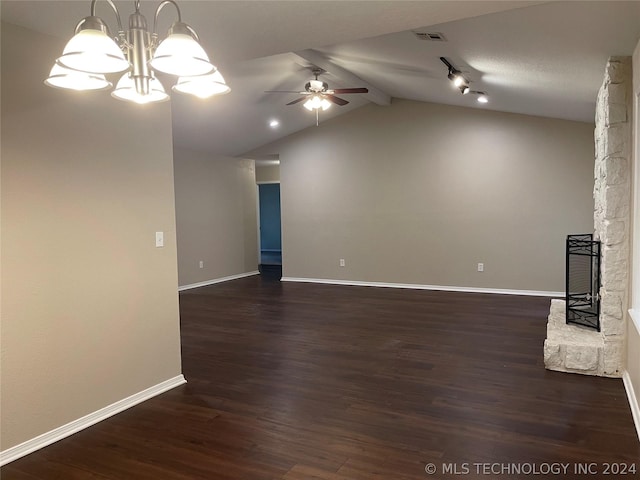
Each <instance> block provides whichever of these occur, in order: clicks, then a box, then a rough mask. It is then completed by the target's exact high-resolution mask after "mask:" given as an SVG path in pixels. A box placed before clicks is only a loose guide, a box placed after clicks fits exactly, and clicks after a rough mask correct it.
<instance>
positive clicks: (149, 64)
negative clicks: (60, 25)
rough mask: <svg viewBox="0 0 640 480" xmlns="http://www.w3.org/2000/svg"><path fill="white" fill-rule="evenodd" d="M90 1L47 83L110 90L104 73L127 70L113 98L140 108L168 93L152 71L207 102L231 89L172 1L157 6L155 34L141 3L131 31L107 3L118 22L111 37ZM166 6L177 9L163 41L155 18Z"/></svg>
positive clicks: (110, 0) (93, 0) (108, 0)
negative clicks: (173, 79) (88, 12)
mask: <svg viewBox="0 0 640 480" xmlns="http://www.w3.org/2000/svg"><path fill="white" fill-rule="evenodd" d="M97 2H98V0H91V15H90V16H88V17H85V18H83V19H82V20H81V21H80V22H79V23H78V24H77V25H76V28H75V34H74V36H73V37H72V38H71V40H69V42H68V43H67V44H66V46H65V47H64V50H63V52H62V55H61V56H60V57H59V58H58V59H57V60H56V63H55V65H54V67H53V68H52V70H51V72H50V74H49V77H47V79H46V80H45V84H46V85H49V86H51V87H55V88H64V89H70V90H103V89H107V88H110V87H112V85H113V84H112V83H111V82H110V81H109V80H108V79H107V78H105V75H108V74H114V73H120V72H126V73H125V74H124V75H123V76H122V77H121V78H120V80H119V81H118V83H117V85H116V88H115V89H114V91H113V92H112V93H111V95H112V96H113V97H114V98H116V99H118V100H124V101H129V102H134V103H138V104H144V103H156V102H162V101H165V100H168V98H169V95H167V93H166V92H165V90H164V87H163V86H162V83H161V82H160V81H159V80H158V79H157V78H156V75H155V74H156V72H158V71H159V72H163V73H168V74H170V75H175V76H177V77H179V78H178V84H177V85H176V86H175V87H174V90H175V91H177V92H181V93H186V94H190V95H195V96H197V97H200V98H208V97H211V96H213V95H220V94H223V93H227V92H229V91H230V88H229V87H228V86H227V84H226V82H225V81H224V78H223V77H222V75H221V74H220V72H218V71H217V69H216V68H215V66H214V65H212V64H211V62H210V61H209V57H208V56H207V53H206V52H205V51H204V49H203V48H202V46H201V45H200V43H199V39H198V35H197V34H196V32H195V31H194V30H193V29H192V28H191V27H190V26H189V25H187V24H186V23H183V22H182V20H181V14H180V8H179V7H178V5H177V3H176V2H175V1H174V0H163V1H162V2H161V3H160V5H158V7H157V8H156V12H155V18H154V23H153V33H151V32H150V31H149V29H148V27H147V20H146V18H145V17H144V16H143V15H142V14H141V13H140V5H141V0H135V2H134V3H135V12H134V13H132V14H131V15H130V16H129V28H128V30H126V29H125V28H123V25H122V21H121V18H120V13H119V12H118V8H117V7H116V5H115V3H114V2H113V0H106V3H108V4H109V6H110V7H111V8H112V10H113V12H114V13H115V15H116V18H117V21H118V33H117V36H116V37H115V38H111V37H110V34H109V29H108V28H107V25H106V23H105V22H104V21H103V20H102V19H101V18H100V17H97V16H96V3H97ZM167 5H173V6H174V7H175V9H176V12H177V16H178V20H177V21H175V22H174V23H173V25H172V26H171V28H170V29H169V32H168V34H167V36H166V38H165V39H164V40H163V41H160V39H159V38H158V35H157V34H156V31H157V30H156V27H157V23H158V15H159V14H160V11H161V10H162V9H163V8H164V7H166V6H167Z"/></svg>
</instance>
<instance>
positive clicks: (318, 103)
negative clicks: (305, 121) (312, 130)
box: [302, 95, 331, 112]
mask: <svg viewBox="0 0 640 480" xmlns="http://www.w3.org/2000/svg"><path fill="white" fill-rule="evenodd" d="M302 106H303V107H304V108H306V109H307V110H309V111H310V112H311V111H313V110H319V109H322V110H327V109H328V108H329V107H330V106H331V102H330V101H329V100H327V99H326V98H323V97H322V96H321V95H312V96H311V98H309V99H308V100H307V101H306V102H304V103H303V104H302Z"/></svg>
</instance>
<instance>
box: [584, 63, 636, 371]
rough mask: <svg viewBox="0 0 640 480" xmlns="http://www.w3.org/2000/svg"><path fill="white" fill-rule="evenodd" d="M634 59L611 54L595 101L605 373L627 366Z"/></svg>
mask: <svg viewBox="0 0 640 480" xmlns="http://www.w3.org/2000/svg"><path fill="white" fill-rule="evenodd" d="M631 96H632V95H631V58H630V57H611V58H610V59H609V61H608V62H607V67H606V70H605V77H604V82H603V84H602V87H601V88H600V91H599V93H598V100H597V104H596V129H595V135H594V137H595V142H596V162H595V170H594V174H595V185H594V189H593V197H594V200H595V210H594V215H593V221H594V227H595V235H594V238H595V239H596V240H600V241H601V242H602V259H601V288H600V299H601V300H600V301H601V304H600V328H601V330H602V334H603V336H604V364H603V370H604V374H605V375H611V376H620V375H622V372H623V370H624V368H623V367H624V341H625V334H626V326H625V323H624V322H625V311H626V309H627V298H628V285H629V271H630V261H629V260H630V259H629V232H630V221H631V218H630V205H631Z"/></svg>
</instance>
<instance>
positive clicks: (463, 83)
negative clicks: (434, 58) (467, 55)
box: [440, 57, 469, 94]
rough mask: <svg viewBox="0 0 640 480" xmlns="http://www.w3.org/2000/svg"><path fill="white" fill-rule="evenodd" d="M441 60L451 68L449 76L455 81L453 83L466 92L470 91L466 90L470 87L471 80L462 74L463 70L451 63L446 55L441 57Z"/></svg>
mask: <svg viewBox="0 0 640 480" xmlns="http://www.w3.org/2000/svg"><path fill="white" fill-rule="evenodd" d="M440 61H441V62H442V63H444V64H445V65H446V66H447V68H448V69H449V73H448V74H447V78H448V79H449V80H451V81H452V82H453V85H454V86H455V87H457V88H459V89H460V91H461V92H462V93H463V94H465V93H468V92H467V91H465V90H468V88H469V80H467V79H466V78H465V76H464V75H462V72H461V71H460V70H458V69H457V68H455V67H454V66H453V65H451V63H450V62H449V61H448V60H447V59H446V58H444V57H440Z"/></svg>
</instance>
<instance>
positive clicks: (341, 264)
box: [340, 258, 345, 267]
mask: <svg viewBox="0 0 640 480" xmlns="http://www.w3.org/2000/svg"><path fill="white" fill-rule="evenodd" d="M344 265H345V263H344V258H341V259H340V266H341V267H344Z"/></svg>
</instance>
